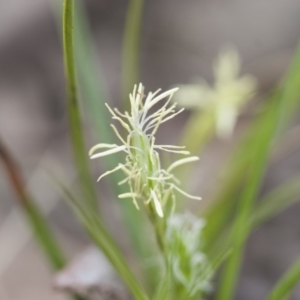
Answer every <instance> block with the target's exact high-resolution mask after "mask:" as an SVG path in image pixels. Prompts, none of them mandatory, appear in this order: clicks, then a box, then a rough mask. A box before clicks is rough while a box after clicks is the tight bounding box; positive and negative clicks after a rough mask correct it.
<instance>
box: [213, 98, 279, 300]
mask: <svg viewBox="0 0 300 300" xmlns="http://www.w3.org/2000/svg"><path fill="white" fill-rule="evenodd" d="M279 99H280V98H278V95H277V94H275V95H273V97H272V98H271V104H272V105H271V107H270V110H269V111H268V112H267V114H266V115H265V120H264V121H265V122H264V124H263V126H262V127H261V128H260V131H259V132H257V133H256V136H255V140H254V141H253V145H252V147H251V148H248V154H247V158H248V160H249V165H248V169H247V170H245V172H246V174H247V176H246V182H245V185H244V187H243V191H242V194H241V198H240V199H239V204H238V208H237V212H236V217H235V220H234V224H233V228H232V231H231V235H232V241H233V251H232V255H231V256H230V258H229V260H228V262H227V263H226V264H225V267H224V270H223V272H222V277H221V281H220V287H219V290H218V293H217V299H219V300H222V299H231V298H233V295H234V289H235V285H236V284H237V277H238V272H239V268H240V263H241V259H242V253H243V249H244V243H245V241H246V239H247V237H248V234H249V232H250V228H249V226H248V222H247V221H248V219H249V216H250V213H251V210H252V206H253V202H254V201H255V199H256V197H257V194H258V191H259V188H260V184H261V181H262V178H263V174H264V169H265V166H266V163H267V158H268V153H269V148H270V146H271V142H272V138H273V135H274V133H275V129H276V126H277V124H278V121H279V113H280V101H279Z"/></svg>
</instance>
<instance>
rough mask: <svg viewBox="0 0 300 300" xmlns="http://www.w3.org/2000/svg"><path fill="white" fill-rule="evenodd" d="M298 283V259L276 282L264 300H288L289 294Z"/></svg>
mask: <svg viewBox="0 0 300 300" xmlns="http://www.w3.org/2000/svg"><path fill="white" fill-rule="evenodd" d="M299 281H300V259H298V260H297V261H296V263H294V264H293V265H292V266H291V268H290V269H289V270H288V271H287V272H286V273H285V274H284V275H283V277H282V278H281V279H280V280H279V281H278V282H277V284H276V285H275V287H274V288H273V289H272V291H271V293H270V294H269V295H268V296H267V297H266V298H265V299H266V300H282V299H289V297H288V296H289V295H290V293H291V292H292V291H293V289H294V288H295V287H296V285H297V284H298V283H299Z"/></svg>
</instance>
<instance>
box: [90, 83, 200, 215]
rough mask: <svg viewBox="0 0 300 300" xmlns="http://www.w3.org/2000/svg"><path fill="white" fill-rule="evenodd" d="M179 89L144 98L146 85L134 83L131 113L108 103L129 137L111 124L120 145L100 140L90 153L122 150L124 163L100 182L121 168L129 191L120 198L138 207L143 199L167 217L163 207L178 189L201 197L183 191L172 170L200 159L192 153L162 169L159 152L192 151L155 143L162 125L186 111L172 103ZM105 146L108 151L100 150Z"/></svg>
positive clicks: (108, 153) (103, 153)
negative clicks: (157, 106)
mask: <svg viewBox="0 0 300 300" xmlns="http://www.w3.org/2000/svg"><path fill="white" fill-rule="evenodd" d="M177 90H178V88H174V89H171V90H169V91H166V92H164V93H161V94H160V89H159V90H157V91H156V92H154V93H152V92H150V93H149V94H148V96H147V97H145V95H144V87H143V85H142V84H139V86H138V88H137V86H134V90H133V92H132V94H130V95H129V99H130V105H131V111H130V113H128V112H125V113H121V112H120V111H119V110H118V109H117V108H114V109H112V108H111V107H110V106H109V105H108V104H106V106H107V108H108V110H109V112H110V113H111V115H112V118H113V119H115V120H117V121H118V122H119V123H120V125H121V126H122V127H123V128H124V129H125V130H126V133H127V137H125V138H123V137H122V136H121V134H120V133H119V131H118V129H117V128H116V127H115V126H114V125H111V127H112V129H113V131H114V132H115V134H116V136H117V137H118V138H119V140H120V142H121V145H116V144H104V143H101V144H97V145H95V146H94V147H93V148H92V149H91V150H90V152H89V155H90V158H91V159H94V158H98V157H102V156H106V155H110V154H113V153H117V152H121V151H122V152H125V153H126V159H125V162H124V163H119V164H118V166H116V167H115V168H114V169H113V170H110V171H107V172H106V173H104V174H102V175H101V176H100V177H99V178H98V181H99V180H100V179H101V178H103V177H104V176H106V175H108V174H111V173H113V172H116V171H118V170H122V171H123V172H124V174H125V178H124V180H122V181H121V182H119V184H120V185H121V184H128V187H129V191H128V192H127V193H124V194H120V195H119V198H131V199H132V200H133V203H134V204H135V206H136V207H137V209H139V204H140V202H141V201H142V202H144V203H145V205H146V206H147V208H149V209H151V210H152V211H156V213H157V215H158V216H160V217H163V216H164V207H165V205H166V204H167V202H168V201H169V200H170V199H171V200H172V201H173V203H175V193H174V192H175V191H177V192H179V193H181V194H183V195H185V196H186V197H188V198H191V199H196V200H200V199H201V198H200V197H196V196H192V195H189V194H187V193H186V192H184V191H183V190H181V189H180V188H179V187H178V184H179V182H178V180H177V179H176V178H175V176H174V175H173V174H172V170H173V169H175V168H177V167H178V166H180V165H182V164H185V163H188V162H193V161H196V160H198V159H199V158H198V157H196V156H193V157H186V158H183V159H179V160H177V161H175V162H174V163H172V164H171V165H170V166H169V167H168V168H167V169H163V168H162V167H161V162H160V156H159V152H158V151H167V152H174V153H179V154H183V155H188V154H189V152H188V151H185V150H183V149H182V148H184V147H179V146H174V145H156V144H155V133H156V131H157V130H158V128H159V126H160V125H161V124H162V123H164V122H166V121H168V120H170V119H172V118H174V117H175V116H176V115H177V114H179V113H180V112H182V111H183V109H181V110H179V111H176V110H175V108H176V103H173V104H171V105H170V101H171V98H172V96H173V94H174V93H175V92H176V91H177ZM163 100H165V102H164V104H163V105H161V106H160V108H158V109H156V110H155V107H154V106H155V105H156V104H158V103H160V102H162V101H163ZM150 110H151V112H150ZM104 148H106V149H107V150H105V151H101V152H97V151H98V150H102V149H104Z"/></svg>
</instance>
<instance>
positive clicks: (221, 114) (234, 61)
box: [174, 47, 256, 137]
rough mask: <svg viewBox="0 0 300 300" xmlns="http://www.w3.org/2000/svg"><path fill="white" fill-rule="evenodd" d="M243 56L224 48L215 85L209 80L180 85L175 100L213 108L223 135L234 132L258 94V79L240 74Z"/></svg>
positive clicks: (194, 105) (189, 104)
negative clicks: (246, 107) (246, 105)
mask: <svg viewBox="0 0 300 300" xmlns="http://www.w3.org/2000/svg"><path fill="white" fill-rule="evenodd" d="M240 67H241V62H240V57H239V54H238V52H237V51H236V50H235V49H234V48H232V47H227V48H226V49H224V50H223V51H222V52H221V53H220V55H219V57H218V59H217V61H216V63H215V65H214V77H215V83H214V86H210V85H209V84H208V83H206V81H205V80H203V79H200V80H197V81H199V82H197V83H195V84H186V85H182V86H180V92H179V93H177V95H176V97H175V99H174V100H175V101H176V102H178V104H179V105H181V106H183V107H186V108H190V109H199V110H202V111H209V112H210V113H211V114H212V115H213V118H214V123H215V127H216V132H217V134H218V135H219V136H220V137H228V136H230V134H231V133H232V131H233V129H234V126H235V123H236V120H237V117H238V115H239V113H240V110H241V108H242V107H243V105H244V104H245V103H246V102H247V101H248V100H249V99H250V98H251V97H252V96H253V95H254V94H255V90H256V80H255V78H254V77H253V76H251V75H244V76H240V75H239V72H240Z"/></svg>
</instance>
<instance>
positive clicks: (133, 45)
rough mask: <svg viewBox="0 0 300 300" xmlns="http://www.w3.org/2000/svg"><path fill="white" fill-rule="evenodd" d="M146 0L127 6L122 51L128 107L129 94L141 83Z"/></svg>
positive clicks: (134, 0) (124, 87)
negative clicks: (143, 17) (142, 37)
mask: <svg viewBox="0 0 300 300" xmlns="http://www.w3.org/2000/svg"><path fill="white" fill-rule="evenodd" d="M143 5H144V0H130V1H129V6H128V8H127V15H126V24H125V31H124V35H123V47H122V48H123V49H122V51H123V53H122V99H123V107H124V108H125V109H127V108H128V105H129V101H128V95H129V93H130V92H131V91H132V89H133V86H134V85H135V84H138V83H139V60H140V35H141V27H142V16H143Z"/></svg>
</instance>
